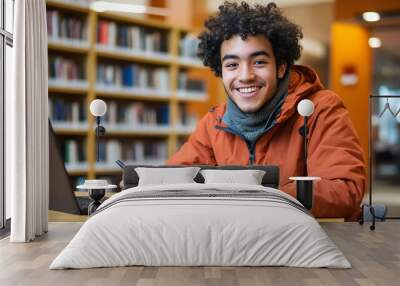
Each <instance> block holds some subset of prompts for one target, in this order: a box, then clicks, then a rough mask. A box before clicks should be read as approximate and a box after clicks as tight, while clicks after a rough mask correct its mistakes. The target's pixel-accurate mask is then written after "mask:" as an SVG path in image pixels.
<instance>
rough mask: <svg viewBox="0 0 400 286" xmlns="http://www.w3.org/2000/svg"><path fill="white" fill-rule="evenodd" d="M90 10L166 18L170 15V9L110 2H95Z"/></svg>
mask: <svg viewBox="0 0 400 286" xmlns="http://www.w3.org/2000/svg"><path fill="white" fill-rule="evenodd" d="M90 9H92V10H94V11H96V12H123V13H135V14H152V15H159V16H166V15H167V14H168V9H165V8H157V7H147V6H145V5H138V4H126V3H116V2H108V1H94V2H92V3H91V4H90Z"/></svg>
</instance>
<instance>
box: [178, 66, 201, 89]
mask: <svg viewBox="0 0 400 286" xmlns="http://www.w3.org/2000/svg"><path fill="white" fill-rule="evenodd" d="M178 89H180V90H188V91H197V92H205V90H206V84H205V82H204V80H202V79H192V78H190V77H188V73H187V71H185V70H182V71H179V74H178Z"/></svg>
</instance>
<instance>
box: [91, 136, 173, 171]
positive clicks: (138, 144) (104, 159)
mask: <svg viewBox="0 0 400 286" xmlns="http://www.w3.org/2000/svg"><path fill="white" fill-rule="evenodd" d="M99 145H100V146H99V161H98V163H97V164H96V165H97V167H99V168H101V167H104V168H110V167H111V168H119V167H118V166H117V165H116V164H115V161H117V160H122V161H124V162H125V163H126V162H128V163H129V162H130V163H132V162H135V164H141V163H145V162H149V161H157V160H158V161H163V160H166V159H167V156H168V154H167V142H166V141H165V140H162V139H158V140H117V139H109V140H101V142H99Z"/></svg>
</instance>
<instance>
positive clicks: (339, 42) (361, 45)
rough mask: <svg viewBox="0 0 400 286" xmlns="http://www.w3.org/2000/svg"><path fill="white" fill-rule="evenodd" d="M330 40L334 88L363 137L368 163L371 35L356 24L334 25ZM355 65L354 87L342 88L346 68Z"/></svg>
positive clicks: (332, 86) (362, 142)
mask: <svg viewBox="0 0 400 286" xmlns="http://www.w3.org/2000/svg"><path fill="white" fill-rule="evenodd" d="M331 35H332V39H331V43H332V45H331V88H332V89H333V90H334V91H335V92H336V93H338V94H339V95H340V97H341V98H342V99H343V101H344V104H345V105H346V107H347V109H348V110H349V112H350V117H351V119H352V121H353V124H354V127H355V129H356V131H357V133H358V135H359V137H360V140H361V145H362V148H363V150H364V155H365V159H367V158H368V157H367V156H368V96H369V95H370V93H371V89H372V83H371V80H372V78H371V75H372V53H371V48H370V47H369V46H368V38H369V32H368V30H366V29H365V28H363V27H362V26H360V25H357V24H350V23H339V22H335V23H334V24H333V25H332V34H331ZM346 65H352V66H354V67H355V70H356V73H357V75H358V83H357V84H355V85H354V86H343V85H342V84H341V83H340V77H341V74H342V71H343V68H344V66H346Z"/></svg>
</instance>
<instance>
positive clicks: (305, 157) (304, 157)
mask: <svg viewBox="0 0 400 286" xmlns="http://www.w3.org/2000/svg"><path fill="white" fill-rule="evenodd" d="M307 119H308V116H304V126H303V130H304V133H303V137H304V138H303V139H304V150H303V152H304V154H303V160H304V168H303V172H304V174H303V175H304V176H305V177H306V176H307V175H308V171H307V153H308V136H307V135H308V129H307Z"/></svg>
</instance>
